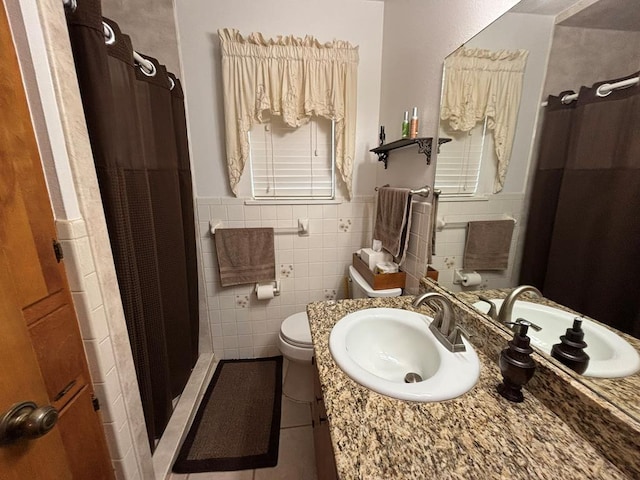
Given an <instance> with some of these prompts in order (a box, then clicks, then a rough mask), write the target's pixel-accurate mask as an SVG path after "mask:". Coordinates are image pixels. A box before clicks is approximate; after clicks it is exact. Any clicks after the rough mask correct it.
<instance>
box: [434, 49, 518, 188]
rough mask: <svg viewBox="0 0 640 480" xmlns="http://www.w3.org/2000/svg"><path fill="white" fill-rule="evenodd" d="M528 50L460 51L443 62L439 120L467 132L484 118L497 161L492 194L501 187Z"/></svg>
mask: <svg viewBox="0 0 640 480" xmlns="http://www.w3.org/2000/svg"><path fill="white" fill-rule="evenodd" d="M528 56H529V52H528V51H527V50H515V51H508V50H499V51H495V52H493V51H490V50H483V49H465V48H460V49H458V50H457V51H456V52H455V53H453V54H452V55H451V56H449V57H448V58H447V59H446V60H445V75H444V87H443V94H442V107H441V109H440V119H441V120H447V121H448V122H449V126H450V127H451V128H452V129H453V130H459V131H463V132H468V131H469V130H471V129H472V128H473V127H474V125H475V124H476V123H477V122H480V121H483V120H484V118H485V117H486V118H487V127H488V128H489V130H491V131H492V132H493V139H494V144H495V150H496V157H497V159H498V165H497V173H496V178H495V182H494V187H493V191H494V193H497V192H499V191H501V190H502V187H503V186H504V179H505V177H506V175H507V168H508V167H509V159H510V157H511V147H512V145H513V136H514V134H515V130H516V122H517V117H518V108H519V106H520V96H521V94H522V79H523V77H524V69H525V66H526V64H527V57H528Z"/></svg>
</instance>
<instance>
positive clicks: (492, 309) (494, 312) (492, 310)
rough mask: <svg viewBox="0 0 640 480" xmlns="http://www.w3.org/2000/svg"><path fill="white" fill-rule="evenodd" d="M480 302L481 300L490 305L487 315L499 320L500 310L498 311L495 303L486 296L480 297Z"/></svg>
mask: <svg viewBox="0 0 640 480" xmlns="http://www.w3.org/2000/svg"><path fill="white" fill-rule="evenodd" d="M478 300H480V301H482V302H486V303H488V304H489V305H490V307H489V311H488V312H487V315H489V316H490V317H491V318H492V319H494V320H497V319H498V310H496V304H495V303H493V302H492V301H491V300H489V299H488V298H487V297H485V296H484V295H478Z"/></svg>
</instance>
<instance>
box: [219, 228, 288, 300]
mask: <svg viewBox="0 0 640 480" xmlns="http://www.w3.org/2000/svg"><path fill="white" fill-rule="evenodd" d="M215 239H216V254H217V256H218V267H219V268H220V283H221V285H222V286H223V287H228V286H231V285H243V284H246V283H257V282H264V281H271V280H275V278H276V261H275V258H276V257H275V250H274V246H273V228H216V233H215Z"/></svg>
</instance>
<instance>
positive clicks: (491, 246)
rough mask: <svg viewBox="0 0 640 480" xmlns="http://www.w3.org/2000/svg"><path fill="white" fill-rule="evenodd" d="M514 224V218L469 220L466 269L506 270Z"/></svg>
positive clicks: (464, 264)
mask: <svg viewBox="0 0 640 480" xmlns="http://www.w3.org/2000/svg"><path fill="white" fill-rule="evenodd" d="M513 226H514V221H513V220H487V221H482V222H469V227H468V230H467V243H466V245H465V247H464V258H463V261H462V262H463V267H464V269H465V270H506V269H507V268H508V266H509V250H510V249H511V237H512V236H513Z"/></svg>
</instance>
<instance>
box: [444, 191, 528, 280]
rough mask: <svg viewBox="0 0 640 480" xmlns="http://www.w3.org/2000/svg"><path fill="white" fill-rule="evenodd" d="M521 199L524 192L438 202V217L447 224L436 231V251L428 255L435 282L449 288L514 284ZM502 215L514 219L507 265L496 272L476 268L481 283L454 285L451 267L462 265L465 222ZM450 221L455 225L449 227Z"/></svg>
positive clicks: (521, 227) (521, 228)
mask: <svg viewBox="0 0 640 480" xmlns="http://www.w3.org/2000/svg"><path fill="white" fill-rule="evenodd" d="M523 201H524V195H523V194H516V193H513V194H498V195H491V196H489V197H488V200H472V199H470V200H468V201H446V200H444V201H441V202H440V204H439V206H438V218H441V219H445V220H446V222H447V223H449V225H450V226H446V227H445V228H444V229H442V230H440V231H436V249H435V251H436V254H435V255H433V257H432V266H433V267H434V268H435V269H436V270H438V272H439V278H438V283H440V284H441V285H442V286H443V287H445V288H448V289H450V290H453V291H462V290H479V289H486V288H508V287H513V286H514V285H517V284H518V275H519V273H520V258H521V257H520V254H521V252H522V245H523V242H524V230H525V229H524V227H525V226H526V223H527V220H526V213H525V210H524V208H523ZM505 217H511V218H514V219H515V220H516V225H515V227H514V230H513V237H512V239H511V250H510V252H509V268H508V269H507V270H504V271H498V272H492V271H479V272H478V273H480V274H481V275H482V283H481V285H479V286H476V287H463V286H462V285H454V284H453V274H454V270H455V269H459V268H462V259H463V255H464V246H465V240H466V236H467V226H466V222H470V221H473V220H498V219H501V218H505ZM454 223H456V224H458V226H451V225H452V224H454Z"/></svg>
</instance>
